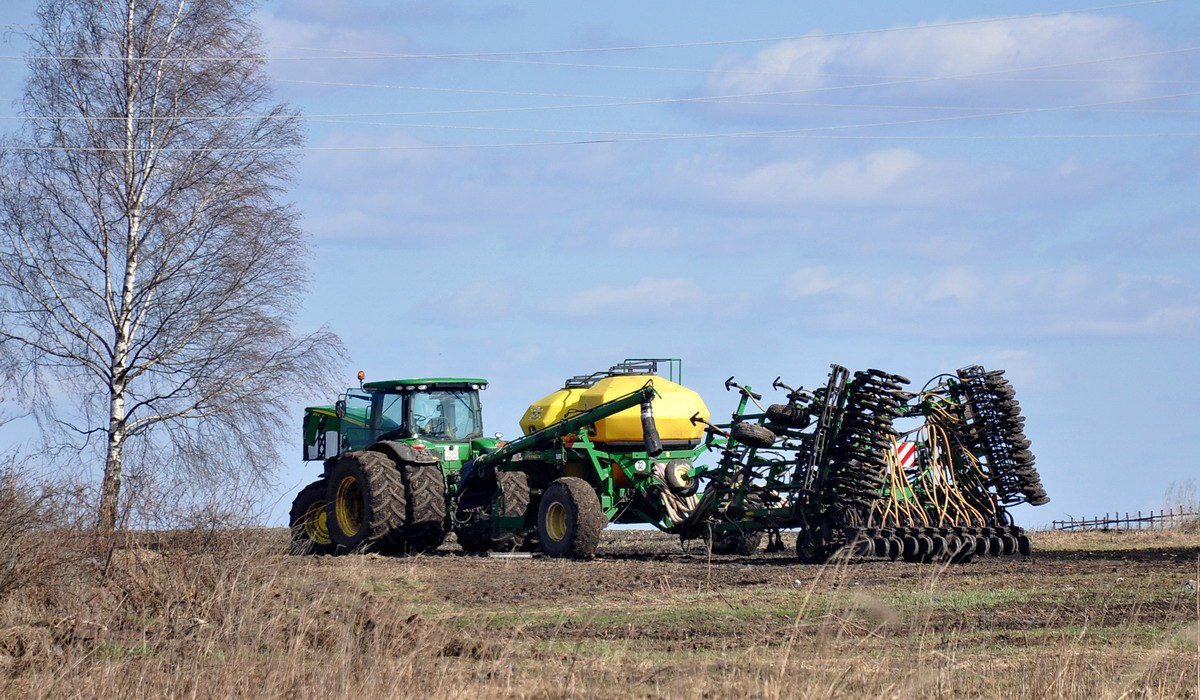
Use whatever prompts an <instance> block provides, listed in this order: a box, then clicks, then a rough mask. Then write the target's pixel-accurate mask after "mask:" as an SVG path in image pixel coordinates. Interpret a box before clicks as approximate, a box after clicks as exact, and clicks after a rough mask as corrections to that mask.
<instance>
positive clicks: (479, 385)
mask: <svg viewBox="0 0 1200 700" xmlns="http://www.w3.org/2000/svg"><path fill="white" fill-rule="evenodd" d="M487 384H488V380H486V379H480V378H478V377H426V378H424V379H384V380H381V381H378V382H367V383H366V384H363V388H364V389H374V390H376V391H387V390H389V389H392V390H394V389H407V388H409V387H412V388H413V389H429V388H437V389H483V388H486V387H487Z"/></svg>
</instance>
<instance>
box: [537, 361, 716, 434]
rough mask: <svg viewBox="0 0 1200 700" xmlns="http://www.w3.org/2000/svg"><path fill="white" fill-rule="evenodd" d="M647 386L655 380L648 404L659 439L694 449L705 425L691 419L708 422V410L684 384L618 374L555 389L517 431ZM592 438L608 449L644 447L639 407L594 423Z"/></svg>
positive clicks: (539, 425) (538, 404) (539, 427)
mask: <svg viewBox="0 0 1200 700" xmlns="http://www.w3.org/2000/svg"><path fill="white" fill-rule="evenodd" d="M646 382H654V390H655V391H656V392H657V393H658V398H656V399H654V402H653V404H652V406H653V408H654V423H655V425H656V426H657V427H658V434H659V437H660V438H661V439H662V441H663V443H664V445H665V446H666V447H668V449H670V448H671V447H678V446H681V444H684V443H686V444H688V445H694V444H696V443H698V442H699V441H700V440H701V439H702V438H703V437H704V426H703V425H702V424H697V425H693V424H692V422H691V418H692V416H694V415H696V414H697V413H699V414H700V417H701V418H703V419H705V420H708V418H709V412H708V407H707V406H706V405H704V399H702V398H700V395H699V394H697V393H696V392H694V391H692V390H691V389H688V388H687V387H685V386H682V385H680V384H676V383H675V382H672V381H670V380H668V379H664V378H662V377H658V376H653V375H644V374H641V375H616V376H611V377H606V378H604V379H601V380H599V381H597V382H596V383H595V384H593V385H592V386H590V387H586V388H585V387H574V388H567V389H559V390H558V391H556V392H554V393H552V394H550V395H548V396H545V397H543V398H541V399H539V400H538V401H535V402H534V403H533V404H531V405H530V406H529V409H528V410H526V411H525V415H524V416H523V417H522V418H521V430H522V431H523V432H524V433H525V434H526V435H528V434H529V433H531V432H533V431H535V430H540V429H542V428H545V427H547V426H550V425H553V424H554V423H557V422H558V421H560V420H562V419H563V418H567V417H569V416H570V415H571V414H572V413H577V412H580V411H586V410H588V409H591V408H595V407H597V406H599V405H600V404H603V403H607V402H609V401H612V400H614V399H618V398H620V397H622V396H626V395H628V394H630V393H632V392H634V391H636V390H638V389H640V388H642V387H643V386H644V385H645V384H646ZM592 440H593V441H594V442H597V443H600V444H605V445H609V446H611V447H638V446H641V445H642V418H641V411H640V409H639V408H638V407H637V406H634V407H632V408H629V409H626V410H624V411H622V412H620V413H618V414H616V415H613V416H609V417H608V418H604V419H603V420H600V421H598V422H597V423H596V425H595V427H594V429H593V434H592Z"/></svg>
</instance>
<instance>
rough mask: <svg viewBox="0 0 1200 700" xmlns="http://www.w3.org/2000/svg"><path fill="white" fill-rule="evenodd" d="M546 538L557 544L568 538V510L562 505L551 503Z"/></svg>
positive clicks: (547, 511)
mask: <svg viewBox="0 0 1200 700" xmlns="http://www.w3.org/2000/svg"><path fill="white" fill-rule="evenodd" d="M546 536H547V537H549V538H550V539H552V540H554V541H555V542H561V541H562V540H563V538H565V537H566V536H567V509H566V506H564V505H563V504H561V503H551V504H550V507H549V508H547V509H546Z"/></svg>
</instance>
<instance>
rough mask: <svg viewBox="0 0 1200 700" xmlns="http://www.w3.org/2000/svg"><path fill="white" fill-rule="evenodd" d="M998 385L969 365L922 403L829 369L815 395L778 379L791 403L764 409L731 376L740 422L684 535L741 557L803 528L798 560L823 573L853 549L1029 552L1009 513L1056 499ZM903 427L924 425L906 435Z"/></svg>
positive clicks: (886, 384) (720, 430)
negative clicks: (706, 537)
mask: <svg viewBox="0 0 1200 700" xmlns="http://www.w3.org/2000/svg"><path fill="white" fill-rule="evenodd" d="M1002 375H1003V372H1002V371H1000V372H987V371H985V370H983V368H981V367H978V366H972V367H967V368H964V369H961V370H959V371H958V372H957V374H956V375H943V376H942V377H939V378H936V380H935V381H937V384H936V385H934V386H930V385H927V386H926V388H925V389H924V390H922V391H921V392H919V393H916V394H913V393H909V392H908V391H906V390H905V388H904V387H905V385H907V384H908V383H909V381H908V379H907V378H905V377H902V376H899V375H896V374H889V373H886V372H882V371H879V370H874V369H872V370H866V371H860V372H855V373H854V374H853V375H851V374H850V372H849V370H847V369H846V368H844V367H841V366H838V365H833V366H832V368H831V371H830V374H829V377H828V380H827V381H826V383H825V385H824V386H822V387H820V388H817V389H815V390H813V391H809V390H805V389H803V388H798V389H793V388H792V387H789V386H787V385H785V384H783V383H782V382H781V381H780V380H779V379H778V378H777V379H776V380H775V382H774V384H773V387H774V388H775V389H780V390H786V391H787V394H786V395H787V403H784V404H772V405H770V406H768V407H766V408H764V407H763V406H762V405H761V404H760V403H759V401H760V400H761V399H762V397H761V395H759V394H756V393H754V392H753V390H752V389H751V388H750V387H743V386H740V385H738V384H736V383H735V382H733V380H732V378H730V380H729V381H728V382H727V387H729V388H736V389H738V390H739V392H740V394H741V401H740V403H739V405H738V408H737V410H736V411H735V412H734V414H733V416H732V421H731V422H730V423H728V424H724V425H709V426H708V434H709V438H710V440H709V444H710V445H712V446H713V447H714V448H719V449H720V450H721V458H720V460H719V461H718V463H717V464H716V465H715V466H714V467H712V468H709V469H707V470H705V471H704V472H703V473H702V474H700V476H702V477H703V478H704V479H705V480H706V486H705V489H704V496H703V497H702V498H701V499H700V502H699V505H698V507H697V509H696V510H695V511H694V512H693V517H692V518H691V519H690V520H689V521H688V522H687V523H685V525H686V526H687V527H689V528H699V529H701V530H704V529H707V530H710V531H711V530H719V531H723V532H725V533H729V534H727V535H726V539H731V540H735V541H736V540H738V539H739V538H740V539H741V540H742V541H744V542H745V543H746V545H745V547H743V549H752V548H754V547H755V546H757V540H758V539H760V538H761V536H762V533H763V532H767V533H770V534H773V535H776V537H777V533H778V531H779V530H781V529H792V528H794V529H796V530H797V541H796V553H797V556H798V557H799V558H800V559H801V560H803V561H807V562H814V563H819V562H823V561H826V560H827V559H829V558H830V557H831V556H832V555H833V554H834V553H836V552H838V551H841V550H843V549H844V548H847V547H849V550H850V551H851V552H853V553H855V554H858V555H868V556H879V557H886V558H889V559H893V560H895V559H899V558H903V559H905V560H906V561H929V560H934V559H938V560H951V561H967V560H970V559H971V558H973V557H974V556H976V555H996V556H998V555H1002V554H1015V553H1018V552H1019V553H1022V554H1029V551H1030V545H1029V539H1028V537H1027V536H1026V535H1025V534H1024V532H1023V531H1022V530H1021V529H1020V528H1019V527H1016V525H1015V524H1014V523H1013V521H1012V518H1011V515H1010V514H1009V513H1008V511H1007V508H1008V507H1010V506H1013V505H1016V504H1018V503H1023V502H1029V503H1031V504H1033V505H1040V504H1042V503H1045V502H1047V500H1048V499H1047V498H1046V493H1045V491H1044V490H1043V489H1042V488H1041V484H1040V481H1039V478H1038V475H1037V471H1036V469H1035V468H1034V466H1033V456H1032V454H1031V453H1030V452H1029V450H1028V448H1029V441H1028V440H1027V439H1026V438H1025V437H1024V434H1023V429H1022V425H1023V421H1024V419H1023V418H1021V417H1020V415H1019V412H1020V411H1019V407H1018V406H1017V403H1016V401H1015V400H1013V394H1012V390H1011V387H1009V385H1008V383H1007V381H1006V380H1004V379H1003V377H1002ZM930 384H931V385H932V384H934V382H932V381H931V382H930ZM752 404H753V406H751V405H752ZM752 408H753V409H756V410H752ZM697 420H699V419H697ZM905 420H908V421H910V422H913V421H915V422H917V425H916V426H915V427H913V428H911V429H909V430H906V431H904V432H901V431H899V430H898V429H897V427H896V422H897V421H900V422H902V423H903V422H904V421H905ZM734 533H737V534H734ZM681 534H683V535H684V536H688V535H692V536H695V533H693V532H689V531H685V532H683V533H681ZM772 544H773V545H774V546H776V547H778V546H779V541H778V539H777V538H776V539H775V540H774V541H773V542H772Z"/></svg>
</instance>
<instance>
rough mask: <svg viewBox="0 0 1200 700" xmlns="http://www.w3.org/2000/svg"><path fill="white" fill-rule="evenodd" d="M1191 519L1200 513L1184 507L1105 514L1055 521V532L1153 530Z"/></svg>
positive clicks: (1052, 524)
mask: <svg viewBox="0 0 1200 700" xmlns="http://www.w3.org/2000/svg"><path fill="white" fill-rule="evenodd" d="M1189 518H1200V511H1197V510H1195V509H1193V508H1187V507H1184V506H1177V507H1175V508H1169V509H1168V508H1164V509H1160V510H1157V511H1154V510H1152V511H1149V512H1147V513H1143V512H1142V511H1140V510H1139V511H1138V512H1136V513H1131V512H1129V511H1125V512H1124V513H1121V512H1116V513H1105V514H1104V515H1103V516H1096V517H1094V518H1073V517H1072V518H1068V519H1066V520H1055V521H1053V522H1052V523H1051V527H1053V528H1054V529H1055V530H1153V529H1162V528H1167V527H1171V526H1173V525H1177V524H1179V523H1181V522H1183V521H1185V520H1188V519H1189Z"/></svg>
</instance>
